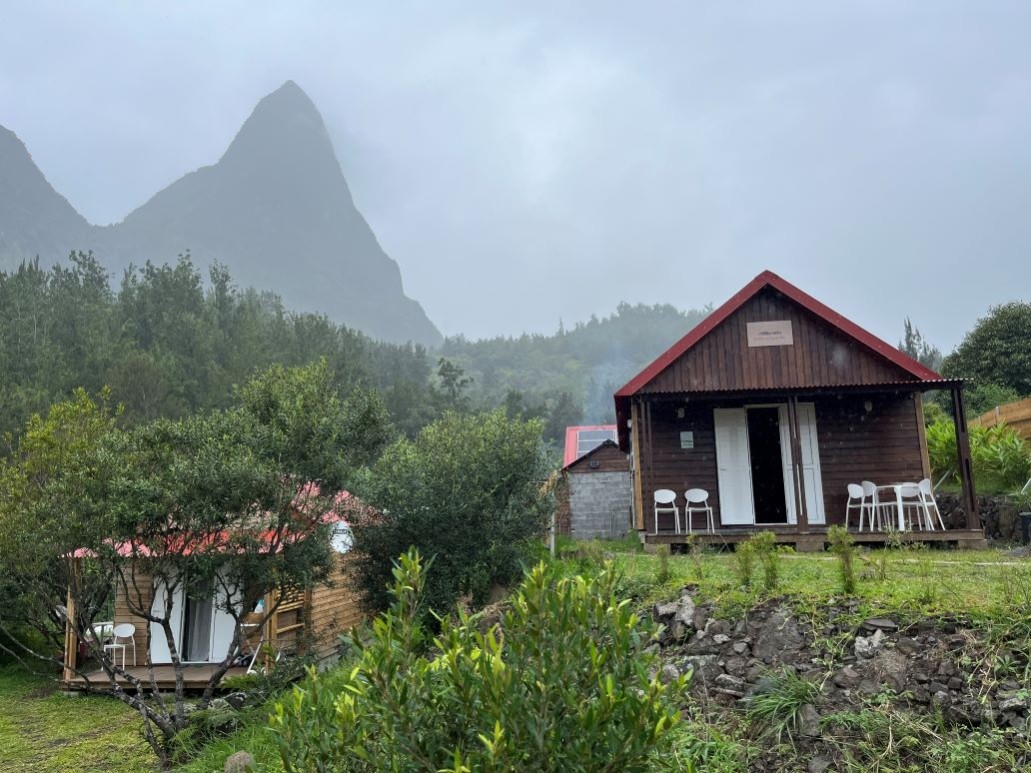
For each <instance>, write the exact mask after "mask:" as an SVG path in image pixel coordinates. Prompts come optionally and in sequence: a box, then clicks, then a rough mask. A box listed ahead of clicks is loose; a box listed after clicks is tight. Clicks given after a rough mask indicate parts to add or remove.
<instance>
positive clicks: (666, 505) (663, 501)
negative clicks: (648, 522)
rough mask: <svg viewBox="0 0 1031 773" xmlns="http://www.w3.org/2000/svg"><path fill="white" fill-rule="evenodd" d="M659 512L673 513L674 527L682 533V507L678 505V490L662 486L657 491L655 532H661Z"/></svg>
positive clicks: (677, 531) (678, 532)
mask: <svg viewBox="0 0 1031 773" xmlns="http://www.w3.org/2000/svg"><path fill="white" fill-rule="evenodd" d="M659 513H673V527H674V529H676V533H677V534H680V508H679V507H677V492H675V491H671V490H670V489H668V488H660V489H659V490H658V491H656V492H655V533H656V534H658V533H659Z"/></svg>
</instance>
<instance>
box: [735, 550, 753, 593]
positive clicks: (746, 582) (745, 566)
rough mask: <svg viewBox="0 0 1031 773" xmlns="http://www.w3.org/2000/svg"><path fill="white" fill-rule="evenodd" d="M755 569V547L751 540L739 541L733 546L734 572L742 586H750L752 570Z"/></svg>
mask: <svg viewBox="0 0 1031 773" xmlns="http://www.w3.org/2000/svg"><path fill="white" fill-rule="evenodd" d="M754 569H755V547H754V546H753V545H752V543H751V541H748V542H739V543H737V545H736V546H735V548H734V573H735V574H737V581H738V584H739V585H741V587H743V588H751V587H752V571H753V570H754Z"/></svg>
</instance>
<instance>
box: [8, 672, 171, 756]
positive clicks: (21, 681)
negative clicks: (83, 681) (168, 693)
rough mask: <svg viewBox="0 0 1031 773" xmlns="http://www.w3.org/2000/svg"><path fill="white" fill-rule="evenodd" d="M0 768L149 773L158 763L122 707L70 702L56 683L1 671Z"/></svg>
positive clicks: (94, 700) (93, 700) (103, 701)
mask: <svg viewBox="0 0 1031 773" xmlns="http://www.w3.org/2000/svg"><path fill="white" fill-rule="evenodd" d="M0 760H2V762H0V766H2V768H3V770H5V771H39V770H61V771H101V770H103V771H149V770H154V762H153V761H154V758H153V755H152V754H151V751H150V748H149V747H148V746H147V744H146V742H145V741H144V740H143V737H142V736H141V735H140V732H139V720H138V718H137V717H136V715H135V714H133V713H132V712H131V711H130V710H129V709H128V708H127V707H126V706H125V705H124V704H122V703H119V702H117V701H115V700H112V699H108V698H101V697H84V696H75V697H68V696H65V695H62V694H61V693H60V692H58V691H57V689H56V685H55V684H54V682H52V681H50V680H47V679H43V678H40V677H36V676H31V675H28V674H25V673H23V672H21V671H19V670H16V669H15V668H13V667H11V666H6V667H0Z"/></svg>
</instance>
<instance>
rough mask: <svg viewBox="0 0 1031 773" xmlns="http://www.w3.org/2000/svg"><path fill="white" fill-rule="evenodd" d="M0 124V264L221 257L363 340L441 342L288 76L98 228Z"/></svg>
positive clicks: (114, 266) (253, 281) (243, 276)
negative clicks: (89, 255)
mask: <svg viewBox="0 0 1031 773" xmlns="http://www.w3.org/2000/svg"><path fill="white" fill-rule="evenodd" d="M3 132H6V134H7V135H10V136H9V137H8V138H6V139H5V137H4V136H3V135H0V164H2V166H3V168H5V169H6V168H7V167H9V166H12V167H17V169H16V172H17V174H12V175H4V176H5V177H11V178H14V179H15V180H16V182H15V183H14V184H8V185H7V186H6V187H5V186H4V184H3V183H2V182H0V264H2V262H3V261H4V260H5V259H6V261H7V262H8V264H10V263H12V262H17V261H20V260H23V259H26V258H31V257H34V256H35V255H39V256H40V257H41V258H43V259H45V260H46V261H48V262H49V261H53V260H56V259H59V258H63V257H64V256H65V255H67V252H68V251H69V250H71V249H91V250H93V251H94V252H95V253H96V254H97V255H98V256H100V258H101V259H102V260H103V262H104V264H105V266H106V267H107V268H108V269H109V270H114V271H117V270H119V269H124V268H125V267H127V266H128V265H129V264H130V263H136V264H139V263H142V262H144V261H146V260H152V261H154V262H165V261H168V260H170V259H172V258H174V257H175V256H176V255H177V254H179V253H182V252H186V251H189V252H190V253H191V255H192V257H193V259H194V260H195V261H196V263H197V264H198V265H199V266H202V267H204V266H208V265H210V264H211V263H212V262H214V261H219V262H221V263H224V264H225V265H227V266H228V267H229V269H230V270H231V272H232V274H233V276H234V277H237V278H238V279H239V281H240V282H241V283H243V284H249V285H253V286H255V287H258V288H259V289H262V290H272V291H274V292H276V293H278V294H279V295H281V296H282V297H283V299H284V301H285V302H286V303H287V304H288V305H289V306H290V307H291V308H294V309H297V310H299V311H315V312H322V313H326V314H327V315H328V316H329V317H331V318H333V319H335V320H337V321H339V322H343V323H344V324H347V325H348V326H350V327H354V328H356V329H358V330H361V331H362V332H364V333H366V334H368V335H370V336H371V337H373V338H378V339H381V340H385V341H392V342H398V343H404V342H407V341H412V342H415V343H420V344H424V345H428V346H436V345H439V344H440V342H441V341H442V337H441V335H440V332H439V331H438V330H437V328H436V327H435V326H434V325H433V323H432V322H431V321H430V320H429V318H428V317H427V316H426V313H425V311H424V310H423V309H422V307H421V306H420V305H419V304H418V302H416V301H414V300H412V299H411V298H409V297H407V296H406V295H405V293H404V287H403V283H402V278H401V271H400V268H399V267H398V265H397V263H396V262H395V261H394V260H393V259H392V258H390V257H389V256H388V255H387V254H386V252H385V251H384V250H383V248H382V247H381V246H380V244H379V242H378V240H377V239H376V236H375V234H374V233H373V231H372V229H371V228H370V227H369V225H368V223H367V222H366V220H365V218H364V217H363V216H362V215H361V213H360V212H359V211H358V209H357V207H356V206H355V203H354V199H353V196H352V195H351V191H350V188H349V186H348V185H347V181H346V178H345V177H344V174H343V170H342V169H341V168H340V164H339V161H338V159H337V156H336V152H335V150H334V148H333V144H332V141H331V139H330V137H329V132H328V131H327V129H326V126H325V123H324V121H323V119H322V116H321V114H320V113H319V111H318V108H317V107H316V106H315V104H314V103H313V102H312V101H311V99H310V98H309V97H308V95H307V94H305V92H304V91H303V90H302V89H301V88H300V87H299V86H298V85H297V84H296V83H294V82H293V81H287V82H286V83H284V84H283V85H282V86H280V87H279V88H278V89H276V90H275V91H273V92H271V93H270V94H268V95H266V96H265V97H263V98H262V99H261V100H260V101H259V102H258V104H257V105H256V106H255V108H254V109H253V110H252V112H251V114H250V116H249V117H248V118H247V120H246V121H244V123H243V124H242V126H241V127H240V129H239V130H238V131H237V133H236V135H235V136H234V138H233V139H232V141H231V142H230V143H229V145H228V146H227V148H226V150H225V152H224V153H223V154H222V156H221V157H220V158H219V159H218V161H216V162H215V163H214V164H211V165H207V166H202V167H200V168H198V169H196V170H194V171H192V172H188V173H187V174H185V175H183V176H182V177H180V178H179V179H178V180H176V181H175V182H173V183H171V184H170V185H168V186H166V187H164V188H163V189H161V190H159V191H158V192H156V193H155V194H154V195H153V196H151V197H150V198H149V199H148V200H147V201H146V202H144V203H143V204H142V205H140V206H139V207H136V208H135V209H134V210H133V211H131V212H130V213H129V214H128V215H126V217H125V218H124V219H123V220H122V221H121V222H119V223H115V224H112V225H107V226H101V225H91V224H89V223H88V222H87V221H86V220H85V218H83V217H82V216H81V215H80V214H79V213H78V212H77V211H75V209H74V207H72V205H71V204H69V203H68V202H67V200H66V199H64V198H63V197H62V196H61V195H60V194H59V193H58V192H57V191H56V190H54V189H53V188H52V186H50V185H49V183H47V182H46V179H45V177H44V176H43V174H42V172H41V171H40V170H39V169H38V167H36V166H35V164H34V163H33V162H32V160H31V156H30V155H29V154H28V150H27V148H25V145H24V143H21V141H20V140H19V139H18V138H17V137H16V135H14V133H13V132H10V131H9V130H6V129H4V130H3ZM11 138H13V143H16V144H17V145H19V146H20V148H21V151H22V152H21V153H19V152H18V151H17V149H16V148H15V147H14V144H13V143H12V139H11ZM22 156H23V157H22ZM19 159H20V160H19ZM25 159H28V164H29V166H31V168H29V166H26V163H25ZM43 186H45V188H44V187H43ZM47 189H48V190H47ZM26 191H31V192H32V193H33V195H32V196H26V195H25V192H26ZM19 202H20V203H19ZM61 202H63V205H64V206H62V204H61Z"/></svg>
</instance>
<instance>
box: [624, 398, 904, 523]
mask: <svg viewBox="0 0 1031 773" xmlns="http://www.w3.org/2000/svg"><path fill="white" fill-rule="evenodd" d="M799 399H800V400H801V401H804V402H813V403H814V404H815V407H816V431H817V442H818V444H819V448H820V471H821V480H822V483H823V493H824V508H825V511H826V516H827V523H828V524H835V523H843V522H844V519H845V518H844V516H845V505H846V502H847V498H848V494H847V491H846V486H847V485H848V484H849V483H859V482H860V481H862V480H873V481H874V482H875V483H878V484H887V483H894V482H899V481H917V480H920V479H921V478H923V477H924V464H923V453H922V448H923V437H922V434H921V433H920V424H919V420H918V412H917V409H916V403H915V401H914V396H913V394H911V393H896V392H889V393H877V394H865V395H831V396H826V395H818V396H813V397H804V396H803V397H800V398H799ZM775 402H777V400H776V399H775V398H774V399H763V398H762V397H755V398H751V399H735V400H722V401H713V400H691V401H689V402H686V403H685V402H683V401H673V400H669V401H659V400H655V401H652V403H651V406H650V408H651V431H650V437H651V439H652V445H651V452H650V453H644V454H643V455H642V458H641V459H640V468H641V481H642V490H643V499H644V502H645V513H644V516H645V517H644V528H645V529H646V530H647V531H649V532H652V531H654V530H655V525H654V523H655V516H654V509H653V504H652V503H653V496H654V493H655V491H656V490H657V489H663V488H665V489H672V490H673V491H675V492H677V497H678V505H679V506H680V507H681V509H683V506H684V492H685V491H686V490H687V489H689V488H702V489H705V490H706V491H708V492H709V504H710V505H711V506H712V508H713V510H714V514H715V516H716V525H717V528H718V527H719V525H720V520H719V518H720V498H719V479H718V471H717V459H716V436H715V423H714V418H713V409H714V408H740V407H743V406H746V405H754V404H770V403H775ZM867 402H869V403H870V410H869V411H867V410H866V403H867ZM681 410H682V411H683V416H680V415H678V412H679V411H681ZM642 413H645V414H646V413H647V412H645V411H642ZM682 431H692V432H693V433H694V447H693V448H690V449H684V448H681V442H680V433H681V432H682ZM645 435H646V436H647V435H648V431H647V430H645ZM776 452H779V448H778V450H777V451H775V453H776ZM692 526H693V528H694V529H696V530H700V529H704V528H705V521H704V515H702V514H695V515H694V516H693V522H692ZM672 528H673V515H672V514H662V515H660V516H659V529H660V530H662V531H665V530H672Z"/></svg>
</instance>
